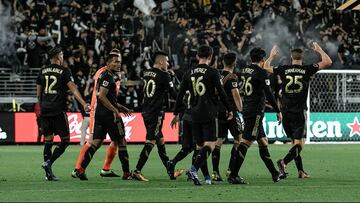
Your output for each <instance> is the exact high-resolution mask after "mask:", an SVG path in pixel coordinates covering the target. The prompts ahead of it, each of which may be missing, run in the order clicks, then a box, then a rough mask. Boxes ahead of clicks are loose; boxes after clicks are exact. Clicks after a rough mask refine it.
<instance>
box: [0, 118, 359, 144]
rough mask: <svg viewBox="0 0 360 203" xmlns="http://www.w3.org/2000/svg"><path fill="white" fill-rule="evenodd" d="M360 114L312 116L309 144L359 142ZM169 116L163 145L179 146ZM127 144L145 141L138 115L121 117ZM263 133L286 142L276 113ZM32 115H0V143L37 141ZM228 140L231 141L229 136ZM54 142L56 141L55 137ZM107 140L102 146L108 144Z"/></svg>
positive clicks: (73, 129) (76, 130)
mask: <svg viewBox="0 0 360 203" xmlns="http://www.w3.org/2000/svg"><path fill="white" fill-rule="evenodd" d="M359 118H360V113H311V114H310V121H309V122H308V134H307V136H308V137H309V139H310V142H349V141H351V142H353V141H360V121H359ZM171 119H172V113H166V114H165V120H164V124H163V134H164V137H165V141H166V142H178V141H179V136H178V129H177V128H176V129H171V127H170V122H171ZM68 120H69V128H70V136H71V137H70V140H71V142H79V140H80V134H81V130H80V129H81V122H82V116H81V114H80V113H68ZM123 121H124V124H125V131H126V140H127V141H128V142H130V143H142V142H144V141H145V135H146V129H145V126H144V123H143V120H142V117H141V113H133V115H132V116H131V117H123ZM263 122H264V123H263V126H264V130H265V132H266V134H267V136H268V139H269V141H270V142H274V141H287V140H288V139H287V137H286V136H285V133H284V131H283V128H282V125H277V121H276V115H275V113H265V117H264V121H263ZM37 133H38V131H37V123H36V116H35V113H33V112H29V113H12V112H1V113H0V143H9V144H11V143H35V142H36V139H37ZM228 137H229V138H230V139H231V138H232V137H231V135H230V134H229V136H228ZM55 141H59V138H58V136H56V137H55ZM109 141H110V139H109V137H108V136H107V139H106V140H105V142H109Z"/></svg>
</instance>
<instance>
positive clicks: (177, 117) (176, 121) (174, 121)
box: [170, 115, 180, 128]
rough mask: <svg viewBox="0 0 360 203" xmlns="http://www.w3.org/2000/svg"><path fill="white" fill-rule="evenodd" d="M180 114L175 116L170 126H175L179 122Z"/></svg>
mask: <svg viewBox="0 0 360 203" xmlns="http://www.w3.org/2000/svg"><path fill="white" fill-rule="evenodd" d="M179 120H180V119H179V115H176V116H174V118H173V119H172V120H171V123H170V126H171V128H175V127H176V124H177V123H178V122H179Z"/></svg>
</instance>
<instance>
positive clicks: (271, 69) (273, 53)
mask: <svg viewBox="0 0 360 203" xmlns="http://www.w3.org/2000/svg"><path fill="white" fill-rule="evenodd" d="M278 53H279V51H278V49H277V46H276V45H274V46H273V48H272V49H271V52H270V56H269V58H267V59H266V61H265V63H264V69H265V70H266V71H267V72H269V73H273V72H274V67H273V66H271V62H272V61H273V60H274V58H275V57H276V56H277V55H278Z"/></svg>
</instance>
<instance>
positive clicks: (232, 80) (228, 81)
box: [218, 70, 238, 113]
mask: <svg viewBox="0 0 360 203" xmlns="http://www.w3.org/2000/svg"><path fill="white" fill-rule="evenodd" d="M220 79H221V81H222V83H223V86H224V90H225V93H226V95H227V100H228V102H229V104H230V107H231V110H232V111H233V112H235V111H237V107H236V103H235V100H234V97H233V95H232V90H233V89H237V88H238V79H237V76H236V75H235V74H233V73H230V72H229V71H225V70H222V71H220ZM218 107H219V113H224V112H226V108H225V106H224V104H222V103H220V104H219V105H218Z"/></svg>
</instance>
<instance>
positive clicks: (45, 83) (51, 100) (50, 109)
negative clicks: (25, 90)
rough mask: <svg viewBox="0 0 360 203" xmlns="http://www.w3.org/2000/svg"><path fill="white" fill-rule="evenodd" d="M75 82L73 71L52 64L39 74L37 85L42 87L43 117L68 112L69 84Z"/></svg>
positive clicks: (41, 103)
mask: <svg viewBox="0 0 360 203" xmlns="http://www.w3.org/2000/svg"><path fill="white" fill-rule="evenodd" d="M70 81H74V79H73V77H72V75H71V71H70V69H68V68H64V67H62V66H60V65H56V64H51V65H49V66H47V67H45V68H43V69H41V71H40V72H39V75H38V78H37V81H36V84H38V85H41V96H40V105H41V115H42V116H55V115H58V114H60V113H61V112H64V111H65V110H66V98H67V90H68V87H67V83H68V82H70Z"/></svg>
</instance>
